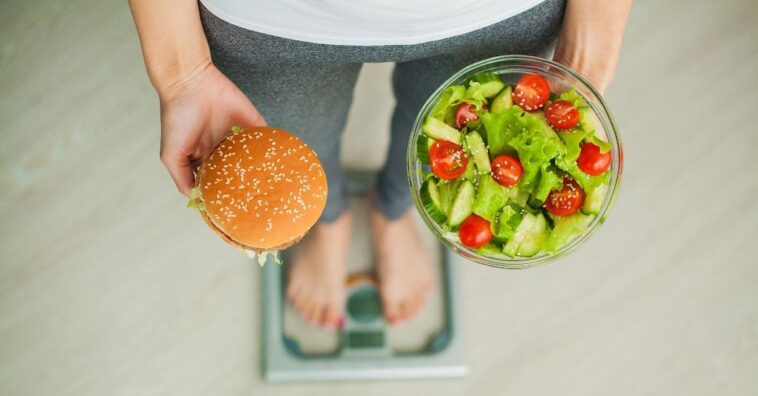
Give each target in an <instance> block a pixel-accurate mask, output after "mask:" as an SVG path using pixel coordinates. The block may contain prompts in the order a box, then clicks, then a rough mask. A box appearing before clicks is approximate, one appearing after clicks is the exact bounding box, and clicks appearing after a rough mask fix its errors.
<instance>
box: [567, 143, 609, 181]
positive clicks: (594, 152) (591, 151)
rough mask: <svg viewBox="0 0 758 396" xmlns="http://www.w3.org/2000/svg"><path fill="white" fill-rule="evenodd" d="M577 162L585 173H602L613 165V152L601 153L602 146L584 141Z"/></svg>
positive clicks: (593, 174)
mask: <svg viewBox="0 0 758 396" xmlns="http://www.w3.org/2000/svg"><path fill="white" fill-rule="evenodd" d="M576 164H577V165H578V166H579V169H581V170H582V171H583V172H584V173H586V174H588V175H591V176H597V175H602V174H603V172H605V171H607V170H608V168H609V167H610V166H611V152H610V151H608V152H607V153H605V154H600V147H598V146H597V145H596V144H594V143H584V144H583V145H582V151H581V152H579V158H577V159H576Z"/></svg>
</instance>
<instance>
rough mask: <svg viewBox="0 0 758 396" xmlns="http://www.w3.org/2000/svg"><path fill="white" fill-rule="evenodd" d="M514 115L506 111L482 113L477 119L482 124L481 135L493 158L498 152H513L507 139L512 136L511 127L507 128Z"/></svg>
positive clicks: (512, 130)
mask: <svg viewBox="0 0 758 396" xmlns="http://www.w3.org/2000/svg"><path fill="white" fill-rule="evenodd" d="M514 117H515V116H514V115H513V114H511V113H508V112H507V111H505V112H502V113H497V114H494V113H484V114H482V115H481V116H480V117H479V119H481V120H482V125H483V126H484V134H483V137H484V139H485V141H486V142H487V148H488V149H489V152H490V157H491V158H494V157H496V156H498V155H500V154H514V153H515V152H516V150H515V149H514V148H513V147H511V146H510V145H508V141H509V140H510V139H511V138H512V137H513V136H512V134H513V133H514V129H513V128H508V127H507V124H508V123H513V122H515V121H514Z"/></svg>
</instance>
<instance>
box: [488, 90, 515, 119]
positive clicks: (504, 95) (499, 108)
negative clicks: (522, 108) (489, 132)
mask: <svg viewBox="0 0 758 396" xmlns="http://www.w3.org/2000/svg"><path fill="white" fill-rule="evenodd" d="M512 94H513V89H512V88H511V86H510V85H509V86H507V87H505V89H504V90H502V91H500V93H499V94H497V96H496V97H495V99H492V105H491V106H490V111H491V112H492V113H494V114H497V113H502V112H503V111H505V109H507V108H509V107H511V106H513V98H512V97H511V95H512Z"/></svg>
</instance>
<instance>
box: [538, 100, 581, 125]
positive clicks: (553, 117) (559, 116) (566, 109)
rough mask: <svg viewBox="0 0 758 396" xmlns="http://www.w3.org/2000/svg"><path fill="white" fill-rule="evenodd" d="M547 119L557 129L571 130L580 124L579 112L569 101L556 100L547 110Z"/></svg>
mask: <svg viewBox="0 0 758 396" xmlns="http://www.w3.org/2000/svg"><path fill="white" fill-rule="evenodd" d="M545 117H546V118H547V123H548V124H550V126H551V127H553V128H555V129H564V130H565V129H571V128H573V127H574V126H576V123H578V122H579V110H577V109H576V107H574V104H573V103H571V102H569V101H568V100H556V101H555V102H553V103H550V106H548V107H547V108H546V109H545Z"/></svg>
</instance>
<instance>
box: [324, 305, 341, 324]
mask: <svg viewBox="0 0 758 396" xmlns="http://www.w3.org/2000/svg"><path fill="white" fill-rule="evenodd" d="M338 306H339V304H329V305H327V306H326V308H324V313H323V315H322V317H321V323H322V325H324V326H326V327H338V326H339V324H340V320H341V318H342V312H341V310H339V309H338V308H337V307H338Z"/></svg>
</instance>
